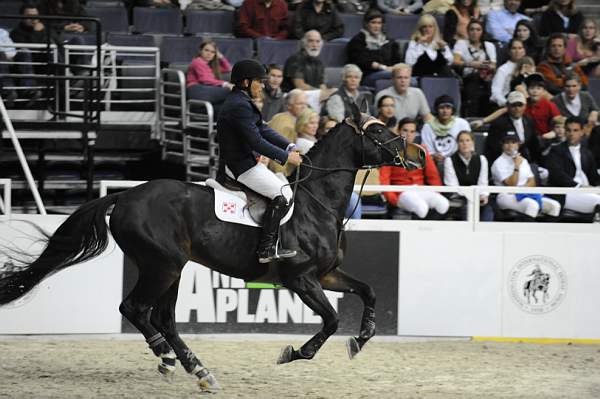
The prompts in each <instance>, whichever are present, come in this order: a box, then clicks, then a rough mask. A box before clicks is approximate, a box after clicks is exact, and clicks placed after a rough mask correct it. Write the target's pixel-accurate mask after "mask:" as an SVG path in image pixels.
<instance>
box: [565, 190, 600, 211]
mask: <svg viewBox="0 0 600 399" xmlns="http://www.w3.org/2000/svg"><path fill="white" fill-rule="evenodd" d="M596 205H600V195H599V194H593V193H580V194H567V198H566V199H565V209H571V210H573V211H576V212H581V213H592V212H594V209H595V208H596Z"/></svg>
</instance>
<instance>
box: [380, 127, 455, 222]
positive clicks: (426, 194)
mask: <svg viewBox="0 0 600 399" xmlns="http://www.w3.org/2000/svg"><path fill="white" fill-rule="evenodd" d="M398 134H400V135H401V136H403V137H404V138H406V141H407V142H408V143H412V142H413V141H414V140H415V137H416V135H417V122H416V121H415V120H414V119H410V118H404V119H402V120H401V121H400V122H399V123H398ZM379 182H380V184H382V185H394V186H403V185H415V186H424V185H428V186H441V185H442V180H441V179H440V175H439V173H438V170H437V168H436V166H435V163H434V162H433V158H431V156H430V155H429V152H427V151H426V159H425V167H424V168H423V169H415V170H411V171H408V170H406V169H404V168H401V167H398V166H382V167H381V168H380V169H379ZM383 195H384V196H385V198H386V199H387V201H388V203H389V204H390V205H391V206H393V207H398V208H401V209H405V210H407V211H409V212H411V213H414V214H415V215H417V216H418V217H419V218H420V219H424V218H425V217H426V216H427V214H428V213H429V211H430V210H432V209H433V210H435V211H436V212H437V213H438V214H440V215H444V214H446V212H448V208H449V207H450V203H449V202H448V200H447V199H446V197H444V196H443V195H441V194H440V193H437V192H434V191H420V190H419V191H410V190H409V191H403V192H401V193H398V192H387V193H383Z"/></svg>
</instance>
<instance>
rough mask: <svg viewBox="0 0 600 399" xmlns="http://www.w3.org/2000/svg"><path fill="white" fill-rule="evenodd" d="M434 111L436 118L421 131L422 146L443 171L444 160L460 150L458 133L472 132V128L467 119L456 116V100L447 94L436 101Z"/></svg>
mask: <svg viewBox="0 0 600 399" xmlns="http://www.w3.org/2000/svg"><path fill="white" fill-rule="evenodd" d="M434 109H435V113H436V114H435V117H434V118H433V119H431V120H430V121H429V122H427V123H426V124H425V125H424V126H423V129H422V130H421V144H423V145H424V146H425V147H426V148H427V150H428V151H429V153H430V154H431V156H432V157H433V159H434V160H435V162H436V165H437V166H438V169H440V170H443V163H444V159H445V158H447V157H450V156H452V154H454V153H455V152H456V150H457V148H458V147H457V141H456V137H457V136H458V133H460V132H462V131H464V130H466V131H471V126H470V125H469V122H467V121H466V120H465V119H463V118H460V117H458V116H456V104H455V103H454V99H453V98H452V97H450V96H449V95H447V94H444V95H441V96H439V97H438V98H436V99H435V102H434Z"/></svg>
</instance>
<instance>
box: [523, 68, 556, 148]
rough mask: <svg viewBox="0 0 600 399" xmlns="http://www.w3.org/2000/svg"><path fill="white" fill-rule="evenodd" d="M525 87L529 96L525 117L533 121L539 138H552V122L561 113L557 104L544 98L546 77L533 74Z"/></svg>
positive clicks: (527, 79)
mask: <svg viewBox="0 0 600 399" xmlns="http://www.w3.org/2000/svg"><path fill="white" fill-rule="evenodd" d="M525 85H526V86H527V95H528V99H527V108H526V109H525V115H527V116H529V117H530V118H531V119H532V120H533V124H534V126H535V132H536V134H537V135H538V136H541V137H543V138H551V137H550V136H553V132H552V128H551V125H552V120H553V119H554V118H555V117H557V116H560V111H559V110H558V107H557V106H556V104H554V103H553V102H552V101H550V100H548V99H547V98H545V97H544V94H545V93H546V89H545V81H544V77H543V76H542V75H540V74H539V73H534V74H531V75H529V76H528V77H527V78H526V79H525ZM547 135H549V136H547Z"/></svg>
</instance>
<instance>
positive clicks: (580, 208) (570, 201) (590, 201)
mask: <svg viewBox="0 0 600 399" xmlns="http://www.w3.org/2000/svg"><path fill="white" fill-rule="evenodd" d="M584 126H585V121H584V120H582V119H581V118H579V117H576V116H573V117H569V118H568V119H567V121H566V122H565V130H566V135H567V141H565V142H563V143H561V144H558V145H555V146H554V147H552V149H551V150H550V153H549V154H548V157H547V158H546V166H547V167H548V172H549V173H550V176H549V178H548V182H549V184H550V185H551V186H556V187H590V186H597V185H600V176H599V175H598V171H597V169H596V162H595V161H594V157H593V155H592V153H591V152H590V150H588V149H587V148H586V147H584V146H582V145H581V139H582V138H583V136H584V133H583V127H584ZM562 200H564V208H565V209H571V210H573V211H576V212H582V213H592V212H594V210H595V209H596V207H597V206H598V205H600V195H599V194H594V193H574V194H567V196H566V198H562Z"/></svg>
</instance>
